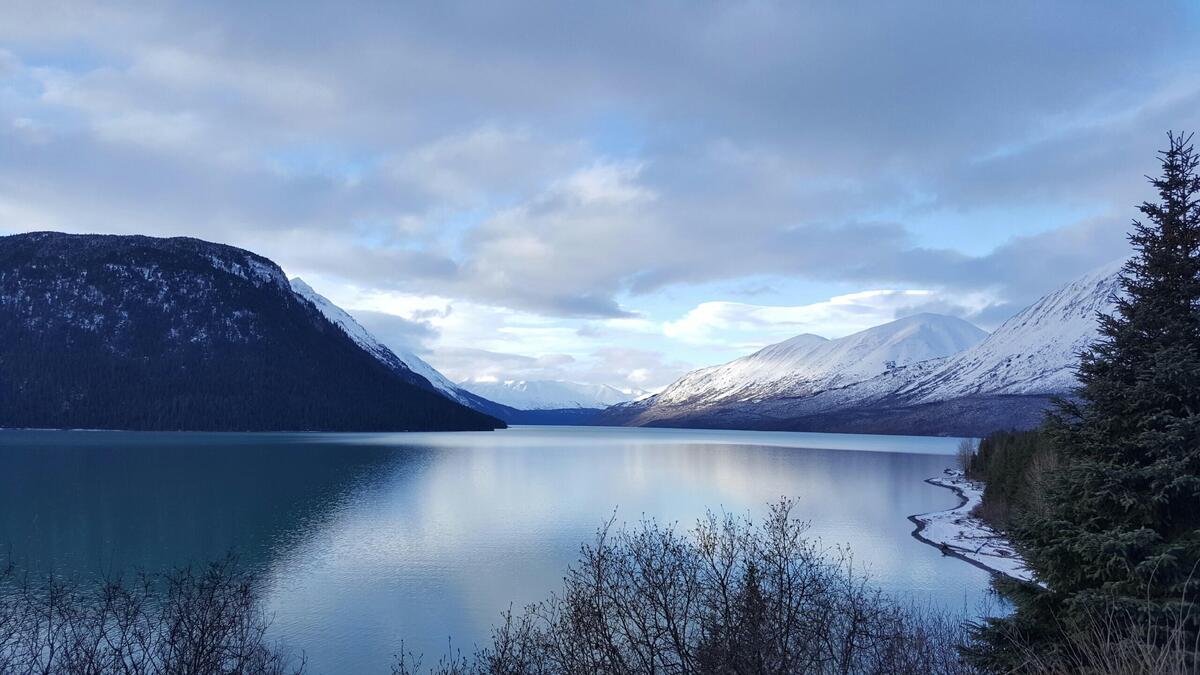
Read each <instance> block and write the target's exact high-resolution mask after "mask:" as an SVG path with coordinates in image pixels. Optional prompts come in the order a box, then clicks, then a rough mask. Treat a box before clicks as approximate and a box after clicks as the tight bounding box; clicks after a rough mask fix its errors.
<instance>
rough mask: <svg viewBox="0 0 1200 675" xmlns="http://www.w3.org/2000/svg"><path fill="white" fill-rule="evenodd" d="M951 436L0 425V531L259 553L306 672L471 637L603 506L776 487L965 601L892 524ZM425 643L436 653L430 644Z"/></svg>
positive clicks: (145, 558)
mask: <svg viewBox="0 0 1200 675" xmlns="http://www.w3.org/2000/svg"><path fill="white" fill-rule="evenodd" d="M956 444H957V441H956V440H955V439H939V438H918V437H897V436H855V435H848V434H801V433H764V432H728V431H680V430H658V429H603V428H562V427H559V428H553V427H523V428H515V429H510V430H507V431H500V432H494V433H451V434H166V433H122V432H56V431H40V432H37V431H0V547H3V550H9V549H11V551H12V555H13V557H14V558H15V559H16V561H17V563H18V564H19V565H20V566H21V567H23V568H25V569H28V570H31V571H35V572H39V571H47V570H54V571H55V572H57V573H60V574H67V575H73V576H77V577H84V578H96V577H99V576H101V575H104V574H111V573H114V572H120V571H125V570H135V569H142V570H149V571H156V570H162V569H165V568H170V567H173V566H179V565H183V564H187V563H190V562H202V561H207V560H212V559H215V558H219V557H222V556H223V555H224V554H225V553H226V552H228V551H229V550H231V549H232V550H234V551H235V552H236V553H237V554H238V555H239V557H240V558H241V560H242V561H243V562H244V563H247V564H249V565H252V566H254V567H255V568H257V569H259V570H260V571H261V572H263V574H264V578H265V579H266V585H267V602H268V604H269V608H270V610H271V611H272V612H273V613H274V614H275V623H274V625H273V631H274V633H275V635H276V636H277V637H279V638H280V639H282V640H284V641H285V642H286V643H287V644H288V645H289V646H290V647H292V648H293V649H295V650H297V651H298V650H301V649H302V650H304V651H305V652H306V653H307V655H308V657H309V664H310V667H311V672H379V671H384V672H386V670H387V668H388V664H389V663H390V662H391V657H392V654H394V653H395V652H396V651H397V649H398V646H399V643H400V640H401V639H404V640H405V641H406V645H407V646H408V647H409V648H413V649H414V650H415V651H417V652H421V651H424V652H425V653H426V654H427V655H428V656H427V659H426V660H427V661H430V660H431V659H430V658H429V656H433V655H436V654H440V653H441V652H442V650H443V648H444V646H445V644H446V640H447V638H448V637H449V636H451V635H453V636H454V640H455V644H456V645H457V646H460V647H462V648H463V650H464V651H470V650H471V647H472V646H473V645H474V644H475V643H476V642H479V641H482V640H484V639H485V638H486V636H487V634H488V628H489V626H490V625H491V624H492V623H493V622H495V620H496V619H497V617H498V616H499V613H500V612H501V611H502V610H504V609H506V608H508V607H509V605H510V603H511V604H513V605H514V606H515V607H520V606H521V605H523V604H525V603H527V602H531V601H535V600H538V599H541V598H543V597H544V596H546V595H547V594H548V593H549V592H550V591H553V590H556V589H557V587H558V584H559V582H560V579H561V577H562V573H563V570H564V568H565V567H566V565H567V564H569V563H570V562H572V561H573V560H574V559H575V556H576V554H577V552H578V550H579V545H580V543H582V542H583V541H585V540H587V539H588V538H589V537H590V536H591V535H592V534H593V533H594V532H595V530H596V528H597V526H599V525H600V524H601V522H602V521H604V520H606V519H607V518H608V517H609V516H610V515H611V514H612V513H613V511H614V509H615V510H616V513H617V519H618V521H629V522H632V521H637V520H638V519H639V518H641V517H642V516H643V515H647V516H653V517H655V518H657V519H659V520H660V521H677V522H679V523H681V524H683V525H690V524H692V523H694V522H695V520H696V518H697V517H698V516H699V515H701V514H702V513H703V511H704V509H705V508H706V507H708V508H712V509H714V510H720V509H724V510H726V511H731V512H735V513H739V514H740V513H749V514H752V515H754V516H761V515H762V514H763V513H764V511H765V510H766V504H767V503H768V502H770V501H773V500H776V499H778V498H779V497H780V496H783V495H787V496H791V497H795V498H796V499H797V500H798V510H797V511H798V515H799V516H801V517H803V518H805V519H811V521H812V530H811V532H812V534H813V535H814V536H816V537H820V538H821V540H822V542H823V543H824V544H826V545H829V546H833V545H838V544H841V545H849V547H850V548H851V550H852V551H853V554H854V557H855V560H856V561H857V562H858V563H860V564H862V565H864V566H866V567H867V568H869V570H870V571H871V573H872V575H873V576H874V577H875V579H876V582H877V584H878V585H880V586H882V587H883V588H885V589H886V590H888V591H890V592H892V593H894V594H900V595H909V596H911V597H912V598H915V599H916V600H917V601H919V602H921V603H926V604H927V603H933V604H936V605H940V606H943V607H949V608H952V609H960V610H961V609H968V610H969V609H972V608H974V607H976V606H977V605H978V603H979V601H980V599H981V598H982V597H983V596H984V594H985V592H986V589H987V588H988V576H987V574H986V573H984V572H982V571H981V570H978V569H976V568H974V567H972V566H970V565H967V564H965V563H962V562H960V561H957V560H954V559H951V558H943V557H942V556H941V554H940V553H938V552H937V551H936V550H934V549H933V548H931V547H928V546H925V545H923V544H920V543H919V542H917V541H916V540H914V539H913V538H912V537H911V536H910V534H909V533H910V532H911V531H912V525H911V524H910V523H909V522H908V520H907V519H906V516H908V515H909V514H913V513H920V512H925V511H933V510H938V509H944V508H949V507H951V506H953V505H955V504H956V499H955V497H954V495H953V494H951V493H950V492H949V491H946V490H943V489H940V488H935V487H932V486H930V485H927V484H925V483H924V482H922V481H923V479H925V478H927V477H929V476H933V475H935V474H937V473H938V472H940V471H942V469H944V468H946V467H948V466H951V465H952V464H953V462H954V458H953V456H952V453H953V452H954V448H955V446H956ZM432 660H436V658H434V659H432Z"/></svg>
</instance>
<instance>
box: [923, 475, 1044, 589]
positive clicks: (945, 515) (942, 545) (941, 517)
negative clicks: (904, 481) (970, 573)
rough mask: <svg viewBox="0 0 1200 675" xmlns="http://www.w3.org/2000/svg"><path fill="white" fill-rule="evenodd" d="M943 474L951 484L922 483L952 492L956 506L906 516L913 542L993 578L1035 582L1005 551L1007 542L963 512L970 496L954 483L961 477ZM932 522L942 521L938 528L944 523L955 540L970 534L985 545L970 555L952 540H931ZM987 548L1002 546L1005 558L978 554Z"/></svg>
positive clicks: (937, 480) (934, 480)
mask: <svg viewBox="0 0 1200 675" xmlns="http://www.w3.org/2000/svg"><path fill="white" fill-rule="evenodd" d="M946 473H947V475H948V476H949V477H950V478H951V480H950V481H947V480H945V479H942V478H927V479H925V482H926V483H928V484H930V485H933V486H936V487H940V488H945V489H947V490H950V491H952V492H953V493H954V494H955V495H957V496H958V499H959V502H958V504H957V505H955V506H953V507H951V508H949V509H945V510H942V511H931V512H928V513H918V514H915V515H911V516H908V520H909V521H910V522H912V523H913V524H914V525H916V529H914V530H913V531H912V536H913V538H914V539H916V540H917V541H919V542H921V543H923V544H927V545H929V546H932V547H934V548H936V549H938V550H939V551H940V552H941V553H942V555H945V556H949V557H953V558H957V559H959V560H962V561H963V562H966V563H969V564H971V565H974V566H975V567H978V568H979V569H981V570H984V571H986V572H988V573H989V574H991V575H993V576H1000V577H1007V578H1009V579H1014V580H1016V581H1023V582H1033V581H1034V580H1033V577H1032V574H1031V573H1030V572H1029V570H1028V569H1026V568H1025V566H1024V561H1023V560H1021V558H1020V556H1018V555H1017V554H1016V553H1015V552H1013V551H1011V550H1008V548H1007V543H1008V542H1007V540H1005V539H1004V538H1003V537H1002V536H1000V535H999V534H997V533H996V532H995V531H994V530H992V529H991V528H990V527H988V526H987V525H986V524H984V523H983V522H982V521H980V520H978V519H977V518H974V517H973V516H971V515H970V514H969V513H967V512H962V509H963V507H965V506H967V505H968V504H969V503H970V502H971V496H969V495H968V494H967V492H966V491H965V490H964V489H963V487H962V486H961V485H959V484H957V483H956V482H955V479H958V480H961V479H962V476H961V474H958V473H957V472H952V471H951V470H949V469H948V470H947V471H946ZM959 518H961V519H964V520H965V519H970V520H971V521H974V522H972V523H970V525H969V526H967V525H964V524H963V523H961V522H960V520H957V519H959ZM934 521H941V522H940V523H939V524H942V525H945V524H946V522H949V523H950V524H952V525H953V527H954V529H955V530H956V531H955V535H956V537H957V538H961V539H967V538H969V536H970V534H971V533H972V532H973V533H975V534H976V535H977V536H978V535H982V536H981V537H980V538H982V539H983V540H984V543H983V544H981V545H980V547H979V548H978V549H976V550H974V551H972V550H970V549H966V548H962V547H960V546H956V545H955V544H954V543H953V539H950V538H946V537H938V538H931V537H929V536H926V530H927V529H928V528H929V527H930V525H931V524H932V523H933V522H934ZM943 534H944V533H943ZM989 544H992V545H997V544H1003V545H1005V547H1006V548H1005V549H1004V550H1006V554H1004V555H1001V554H999V553H981V551H982V550H983V549H984V547H985V546H988V545H989ZM980 557H983V558H985V559H990V560H996V561H1001V560H1002V561H1005V562H1007V563H1009V564H1007V565H1003V566H997V565H989V564H988V562H987V561H986V560H981V559H980ZM1002 567H1003V568H1002Z"/></svg>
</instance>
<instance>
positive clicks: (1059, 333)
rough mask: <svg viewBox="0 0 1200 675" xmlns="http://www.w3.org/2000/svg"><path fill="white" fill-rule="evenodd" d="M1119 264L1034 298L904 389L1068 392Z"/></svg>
mask: <svg viewBox="0 0 1200 675" xmlns="http://www.w3.org/2000/svg"><path fill="white" fill-rule="evenodd" d="M1121 264H1122V263H1121V262H1114V263H1112V264H1109V265H1106V266H1104V267H1101V268H1099V269H1097V270H1095V271H1093V272H1091V273H1090V274H1087V275H1085V276H1083V277H1082V278H1080V279H1077V280H1075V281H1073V282H1071V283H1069V284H1067V285H1065V286H1063V287H1062V288H1059V289H1058V290H1056V291H1054V292H1052V293H1050V294H1049V295H1047V296H1045V297H1043V298H1041V299H1039V300H1038V301H1037V302H1035V303H1033V304H1032V305H1030V306H1029V307H1026V308H1025V309H1023V310H1021V311H1020V312H1019V313H1018V314H1017V315H1016V316H1014V317H1012V318H1011V319H1009V320H1008V321H1006V322H1004V324H1003V325H1002V326H1000V327H999V328H997V329H996V331H995V332H994V333H992V334H991V335H989V336H988V338H987V339H986V340H984V341H983V342H982V343H980V344H979V345H978V346H976V347H975V348H973V349H970V350H968V351H966V352H963V353H962V354H959V355H957V356H955V357H953V358H951V359H949V360H948V361H947V362H946V363H945V364H944V365H943V366H942V367H941V368H939V369H937V370H936V372H932V373H929V374H928V375H926V376H924V377H922V378H920V379H919V380H917V382H915V383H914V384H913V385H912V386H910V387H907V388H906V389H905V391H906V392H907V393H909V394H911V395H912V396H913V397H914V398H915V399H916V400H918V401H923V402H928V401H944V400H949V399H952V398H961V397H963V396H973V395H980V394H995V395H1008V394H1012V395H1039V394H1064V393H1067V392H1069V391H1070V390H1071V389H1072V388H1074V387H1075V383H1076V380H1075V365H1076V362H1077V361H1078V357H1079V352H1080V351H1082V350H1083V348H1084V347H1086V346H1087V345H1089V344H1090V343H1092V342H1094V341H1095V340H1096V338H1097V337H1098V335H1099V334H1098V332H1097V329H1098V325H1097V322H1096V315H1097V314H1098V313H1100V312H1104V313H1111V312H1112V311H1113V304H1112V298H1113V297H1115V295H1116V294H1117V293H1118V292H1119V291H1120V288H1121V286H1120V279H1119V273H1120V271H1121Z"/></svg>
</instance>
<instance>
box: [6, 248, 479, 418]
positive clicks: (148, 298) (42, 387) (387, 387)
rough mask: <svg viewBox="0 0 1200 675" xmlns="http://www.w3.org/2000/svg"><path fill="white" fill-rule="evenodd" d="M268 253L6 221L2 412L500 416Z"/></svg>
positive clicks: (42, 415) (73, 415)
mask: <svg viewBox="0 0 1200 675" xmlns="http://www.w3.org/2000/svg"><path fill="white" fill-rule="evenodd" d="M433 389H434V387H433V385H432V384H431V383H430V382H429V381H427V380H426V379H425V378H424V377H422V376H421V375H420V374H418V373H416V372H413V371H412V370H411V369H400V368H389V367H386V366H385V365H384V364H383V363H381V362H380V361H379V360H378V356H377V355H376V354H372V353H368V351H366V350H364V348H363V347H361V346H360V345H359V344H358V343H356V342H355V341H354V340H353V339H351V337H350V336H349V335H347V333H346V332H345V330H344V329H343V328H342V327H339V326H337V325H334V324H333V323H331V322H330V321H329V320H328V319H326V318H325V316H324V315H323V314H322V313H321V312H320V311H319V310H318V309H317V308H316V307H315V306H314V305H313V304H312V303H311V302H309V301H308V300H306V299H304V298H302V297H301V296H299V295H298V294H296V293H295V292H293V290H292V287H291V285H290V284H289V283H288V280H287V277H286V276H284V274H283V270H281V269H280V268H279V266H278V265H276V264H275V263H273V262H271V261H270V260H268V259H266V258H264V257H262V256H259V255H256V254H254V253H251V252H249V251H245V250H242V249H238V248H234V247H231V246H224V245H221V244H213V243H209V242H204V241H200V240H197V239H190V238H171V239H159V238H152V237H139V236H111V235H67V234H59V233H53V232H37V233H30V234H21V235H12V236H7V237H0V427H53V428H97V429H139V430H151V429H158V430H184V429H186V430H238V431H268V430H306V431H307V430H312V431H316V430H322V431H376V430H451V429H464V430H465V429H472V430H482V429H494V428H497V427H500V426H503V423H502V422H500V421H499V420H497V419H495V418H493V417H490V416H487V415H483V414H481V413H479V412H477V411H475V410H471V409H469V408H467V407H465V406H463V405H461V404H459V403H457V402H455V401H451V400H449V399H447V398H446V397H444V396H442V395H440V394H439V393H437V392H435V391H434V390H433Z"/></svg>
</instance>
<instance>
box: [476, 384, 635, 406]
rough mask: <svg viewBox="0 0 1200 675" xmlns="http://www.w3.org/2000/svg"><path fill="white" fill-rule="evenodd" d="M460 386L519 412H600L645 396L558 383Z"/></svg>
mask: <svg viewBox="0 0 1200 675" xmlns="http://www.w3.org/2000/svg"><path fill="white" fill-rule="evenodd" d="M459 386H461V387H463V388H465V389H467V390H468V391H470V392H472V393H474V394H477V395H479V396H482V397H484V398H486V399H488V400H491V401H496V402H497V403H502V404H504V405H506V406H509V407H511V408H516V409H517V410H570V409H590V410H598V409H601V408H607V407H608V406H610V405H614V404H617V403H625V402H626V401H631V400H633V399H635V398H637V397H638V396H641V395H644V393H645V392H637V391H635V392H631V393H626V392H623V391H621V390H620V389H617V388H616V387H610V386H608V385H605V384H579V383H577V382H562V381H558V380H529V381H527V380H508V381H503V382H480V381H471V380H468V381H466V382H462V383H460V385H459Z"/></svg>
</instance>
